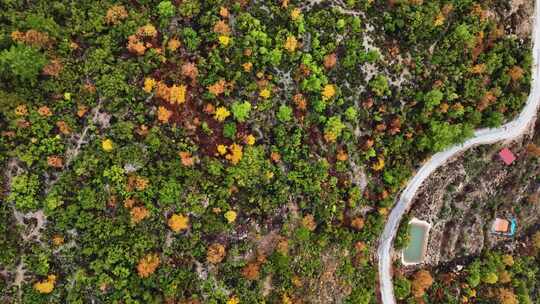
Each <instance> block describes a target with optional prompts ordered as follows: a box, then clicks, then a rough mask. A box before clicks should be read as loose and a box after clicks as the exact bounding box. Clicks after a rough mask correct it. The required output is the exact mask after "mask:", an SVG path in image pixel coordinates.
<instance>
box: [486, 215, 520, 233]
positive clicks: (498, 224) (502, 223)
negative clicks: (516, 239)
mask: <svg viewBox="0 0 540 304" xmlns="http://www.w3.org/2000/svg"><path fill="white" fill-rule="evenodd" d="M516 228H517V221H516V219H515V218H513V219H511V220H507V219H502V218H495V221H493V225H491V232H492V233H493V234H499V235H506V236H513V235H514V234H515V233H516Z"/></svg>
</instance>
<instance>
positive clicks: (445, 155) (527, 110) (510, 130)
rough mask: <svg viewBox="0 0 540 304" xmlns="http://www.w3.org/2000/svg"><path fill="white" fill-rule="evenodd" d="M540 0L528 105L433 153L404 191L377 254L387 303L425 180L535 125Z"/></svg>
mask: <svg viewBox="0 0 540 304" xmlns="http://www.w3.org/2000/svg"><path fill="white" fill-rule="evenodd" d="M539 16H540V0H535V9H534V28H533V33H532V35H533V37H532V39H533V50H532V51H533V68H532V83H531V92H530V95H529V98H528V100H527V103H526V105H525V107H524V108H523V110H522V112H521V113H520V115H519V116H518V117H517V118H516V119H514V120H513V121H511V122H509V123H507V124H505V125H503V126H501V127H499V128H495V129H480V130H477V131H476V132H475V133H474V137H473V138H471V139H469V140H467V141H465V142H464V143H463V144H459V145H455V146H452V147H450V148H448V149H447V150H445V151H443V152H439V153H437V154H435V155H433V156H432V157H431V158H430V159H429V160H427V161H426V162H425V163H424V164H423V165H422V167H420V169H419V170H418V171H417V172H416V174H415V175H414V177H413V178H412V179H411V180H410V181H409V183H408V184H407V187H406V188H405V189H404V190H403V192H402V193H401V196H400V197H399V200H398V201H397V203H396V204H395V206H394V208H393V209H392V212H391V213H390V215H389V217H388V220H387V222H386V225H385V227H384V231H383V233H382V234H381V236H380V238H379V248H378V250H377V256H378V259H379V281H380V292H381V298H382V303H383V304H395V303H396V299H395V297H394V288H393V284H392V252H393V241H394V238H395V236H396V233H397V230H398V227H399V223H400V222H401V218H402V217H403V214H404V213H405V212H407V211H408V210H409V207H410V205H411V202H412V199H413V197H414V195H415V193H416V191H417V190H418V188H420V186H421V185H422V183H423V182H424V180H426V179H427V178H428V177H429V176H430V175H431V173H433V172H434V171H435V170H436V169H437V168H438V167H439V166H441V165H444V164H445V163H446V162H447V161H448V160H449V159H450V158H452V156H454V155H456V154H457V153H460V152H463V151H465V150H467V149H469V148H471V147H473V146H477V145H484V144H491V143H495V142H498V141H502V140H511V139H515V138H517V137H519V136H521V135H523V134H524V133H525V132H527V131H528V130H530V129H531V127H532V126H534V122H535V121H536V113H537V111H538V105H539V103H540V84H539V83H538V77H540V68H539V66H538V56H539V55H540V54H539V52H540V45H539V41H540V22H539V20H538V18H539Z"/></svg>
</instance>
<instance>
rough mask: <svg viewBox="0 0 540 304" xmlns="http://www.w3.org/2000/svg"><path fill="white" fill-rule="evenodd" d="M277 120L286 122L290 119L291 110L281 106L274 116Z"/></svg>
mask: <svg viewBox="0 0 540 304" xmlns="http://www.w3.org/2000/svg"><path fill="white" fill-rule="evenodd" d="M276 116H277V118H278V119H279V121H281V122H288V121H290V120H291V118H292V109H291V107H289V106H286V105H281V106H280V107H279V109H278V112H277V114H276Z"/></svg>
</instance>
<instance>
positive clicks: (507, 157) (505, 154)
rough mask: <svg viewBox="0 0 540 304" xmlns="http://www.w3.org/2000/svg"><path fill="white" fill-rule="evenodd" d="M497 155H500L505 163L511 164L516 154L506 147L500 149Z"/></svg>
mask: <svg viewBox="0 0 540 304" xmlns="http://www.w3.org/2000/svg"><path fill="white" fill-rule="evenodd" d="M499 156H500V157H501V159H502V161H503V162H504V163H505V164H507V165H511V164H512V163H513V162H514V161H515V160H516V156H515V155H514V153H512V151H510V149H508V148H504V149H502V150H501V152H499Z"/></svg>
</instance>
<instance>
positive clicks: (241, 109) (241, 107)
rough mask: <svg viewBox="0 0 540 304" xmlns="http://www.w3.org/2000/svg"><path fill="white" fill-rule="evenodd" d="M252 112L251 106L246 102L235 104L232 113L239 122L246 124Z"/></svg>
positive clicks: (236, 102)
mask: <svg viewBox="0 0 540 304" xmlns="http://www.w3.org/2000/svg"><path fill="white" fill-rule="evenodd" d="M250 110H251V104H250V103H249V102H247V101H244V102H242V103H241V102H238V101H235V102H233V104H232V106H231V111H232V113H233V116H234V118H235V119H236V120H237V121H238V122H244V121H246V119H247V118H248V116H249V112H250Z"/></svg>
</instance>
